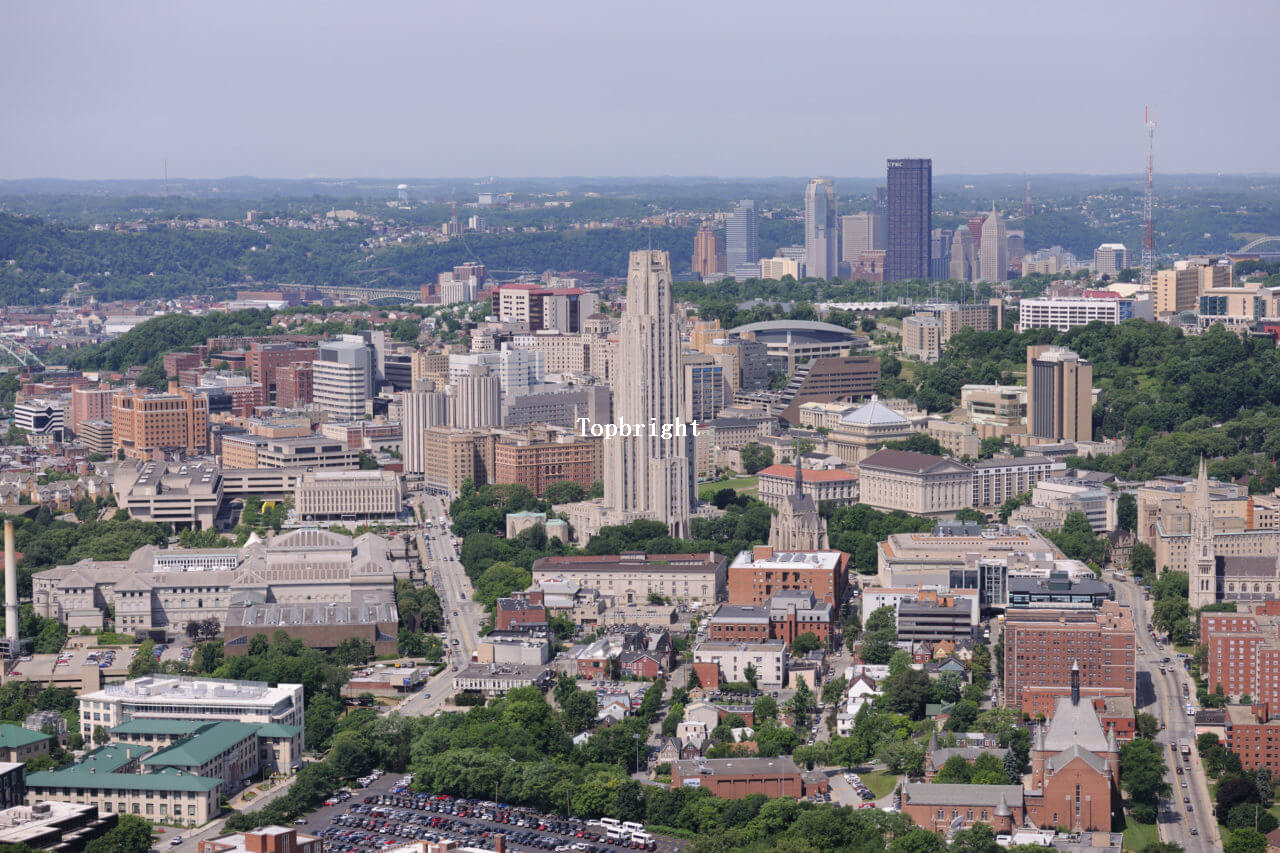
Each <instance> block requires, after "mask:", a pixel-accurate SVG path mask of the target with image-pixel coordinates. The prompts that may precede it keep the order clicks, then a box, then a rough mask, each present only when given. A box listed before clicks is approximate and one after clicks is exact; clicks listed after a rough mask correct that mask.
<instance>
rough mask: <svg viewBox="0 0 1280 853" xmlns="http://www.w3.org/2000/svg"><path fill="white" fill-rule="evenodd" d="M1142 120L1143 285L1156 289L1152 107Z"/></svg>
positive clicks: (1153, 124)
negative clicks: (1144, 186) (1144, 150)
mask: <svg viewBox="0 0 1280 853" xmlns="http://www.w3.org/2000/svg"><path fill="white" fill-rule="evenodd" d="M1142 120H1143V123H1144V124H1145V125H1146V128H1147V195H1146V198H1145V199H1144V200H1143V203H1142V283H1143V284H1145V285H1146V286H1147V287H1154V286H1155V283H1156V281H1155V278H1156V231H1155V208H1156V192H1155V188H1154V185H1153V183H1152V176H1153V175H1154V172H1155V169H1154V165H1155V159H1154V157H1155V154H1154V152H1155V144H1156V115H1155V110H1153V109H1151V108H1150V107H1147V108H1145V109H1144V110H1143V111H1142Z"/></svg>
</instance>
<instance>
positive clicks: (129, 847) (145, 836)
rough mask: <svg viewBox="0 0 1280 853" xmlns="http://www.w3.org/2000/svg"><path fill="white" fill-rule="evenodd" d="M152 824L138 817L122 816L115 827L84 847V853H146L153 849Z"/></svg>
mask: <svg viewBox="0 0 1280 853" xmlns="http://www.w3.org/2000/svg"><path fill="white" fill-rule="evenodd" d="M151 833H152V829H151V824H149V823H147V822H146V821H145V820H143V819H142V818H140V817H138V816H137V815H131V814H122V815H120V816H119V818H118V822H117V823H116V825H115V826H114V827H112V828H111V829H109V830H107V832H106V833H104V834H103V835H102V836H101V837H100V838H95V839H94V840H93V841H90V842H89V843H88V844H86V845H85V847H84V853H144V852H145V851H146V850H149V849H151Z"/></svg>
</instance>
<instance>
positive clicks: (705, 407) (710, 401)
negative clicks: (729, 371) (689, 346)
mask: <svg viewBox="0 0 1280 853" xmlns="http://www.w3.org/2000/svg"><path fill="white" fill-rule="evenodd" d="M680 381H681V384H682V385H683V388H682V389H681V393H680V396H681V399H682V400H683V402H684V408H683V410H682V412H681V417H683V418H684V419H685V420H686V421H688V422H689V423H694V422H698V423H703V422H705V421H710V420H712V419H714V418H715V417H716V415H718V414H720V410H721V409H723V408H724V407H725V406H727V405H729V403H730V402H731V401H732V398H731V397H730V395H729V383H728V382H726V381H725V378H724V367H723V366H722V365H720V364H717V363H716V360H715V359H714V358H712V357H711V356H709V355H703V354H702V353H699V352H686V353H682V354H681V356H680Z"/></svg>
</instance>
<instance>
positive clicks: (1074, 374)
mask: <svg viewBox="0 0 1280 853" xmlns="http://www.w3.org/2000/svg"><path fill="white" fill-rule="evenodd" d="M1027 433H1028V434H1030V435H1033V436H1037V437H1039V438H1043V439H1046V440H1048V441H1092V440H1093V365H1091V364H1090V363H1089V362H1088V361H1086V360H1085V359H1083V358H1081V357H1080V356H1078V355H1077V354H1076V353H1074V352H1072V351H1071V350H1069V349H1066V348H1064V347H1055V346H1030V347H1027Z"/></svg>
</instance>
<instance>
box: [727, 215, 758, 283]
mask: <svg viewBox="0 0 1280 853" xmlns="http://www.w3.org/2000/svg"><path fill="white" fill-rule="evenodd" d="M724 232H725V239H724V253H725V263H726V265H727V266H728V270H727V272H728V273H729V275H732V276H737V277H739V278H742V277H746V276H751V277H754V276H755V275H759V262H760V212H759V211H758V210H757V209H756V203H755V201H754V200H752V199H749V198H747V199H743V200H742V201H740V202H738V203H737V204H736V205H734V207H733V213H732V214H731V215H730V216H729V219H728V221H727V222H726V223H725V229H724ZM752 266H755V267H756V268H757V269H756V272H755V273H751V270H750V268H751V267H752Z"/></svg>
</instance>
